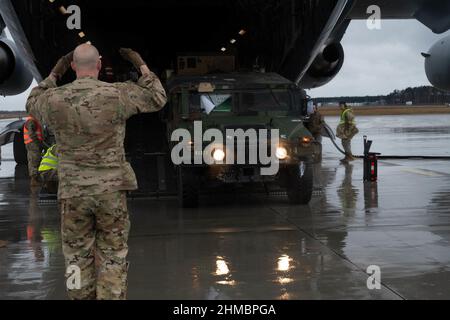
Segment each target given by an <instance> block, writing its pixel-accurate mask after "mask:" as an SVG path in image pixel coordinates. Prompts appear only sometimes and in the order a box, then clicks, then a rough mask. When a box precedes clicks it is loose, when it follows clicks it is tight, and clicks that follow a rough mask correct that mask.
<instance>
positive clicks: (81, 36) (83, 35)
mask: <svg viewBox="0 0 450 320" xmlns="http://www.w3.org/2000/svg"><path fill="white" fill-rule="evenodd" d="M78 36H79V37H80V38H84V37H85V36H86V34H85V33H84V32H83V31H81V32H80V33H79V34H78Z"/></svg>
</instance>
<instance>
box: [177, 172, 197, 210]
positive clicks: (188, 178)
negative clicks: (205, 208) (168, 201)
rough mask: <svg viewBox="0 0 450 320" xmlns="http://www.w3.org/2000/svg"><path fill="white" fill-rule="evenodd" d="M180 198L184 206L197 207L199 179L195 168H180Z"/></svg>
mask: <svg viewBox="0 0 450 320" xmlns="http://www.w3.org/2000/svg"><path fill="white" fill-rule="evenodd" d="M178 179H179V183H178V198H179V201H180V205H181V206H182V207H183V208H197V207H198V202H199V201H198V200H199V192H198V188H199V185H198V181H197V177H196V175H195V172H194V170H192V169H189V168H181V167H180V168H179V170H178Z"/></svg>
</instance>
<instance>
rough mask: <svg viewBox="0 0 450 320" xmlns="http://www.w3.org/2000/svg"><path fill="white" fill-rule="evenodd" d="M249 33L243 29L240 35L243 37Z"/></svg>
mask: <svg viewBox="0 0 450 320" xmlns="http://www.w3.org/2000/svg"><path fill="white" fill-rule="evenodd" d="M246 33H247V31H245V29H241V30H240V31H239V35H240V36H243V35H245V34H246Z"/></svg>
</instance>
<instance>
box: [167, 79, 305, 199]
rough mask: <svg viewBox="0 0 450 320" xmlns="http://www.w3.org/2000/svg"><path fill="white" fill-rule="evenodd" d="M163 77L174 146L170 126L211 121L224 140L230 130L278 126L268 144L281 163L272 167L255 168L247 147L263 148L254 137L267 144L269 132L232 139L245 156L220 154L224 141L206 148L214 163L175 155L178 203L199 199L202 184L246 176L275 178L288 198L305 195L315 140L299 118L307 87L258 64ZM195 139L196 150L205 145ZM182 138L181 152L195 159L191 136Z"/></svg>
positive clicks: (205, 125)
mask: <svg viewBox="0 0 450 320" xmlns="http://www.w3.org/2000/svg"><path fill="white" fill-rule="evenodd" d="M166 84H167V85H166V89H167V94H168V97H169V99H168V100H169V102H168V105H167V106H166V108H165V110H166V115H165V118H166V119H165V121H166V124H167V137H168V142H169V146H170V147H169V148H170V149H171V150H172V154H173V151H174V148H175V147H176V146H177V145H179V143H180V142H179V141H173V140H174V139H173V134H174V132H176V131H177V130H179V129H184V130H186V131H187V132H189V136H190V137H195V136H196V137H199V136H202V134H204V133H205V131H206V130H209V129H216V132H217V130H218V131H219V132H221V133H222V135H223V137H225V138H224V139H225V140H227V139H234V138H235V137H234V136H233V137H230V135H229V132H230V131H229V130H239V129H240V130H242V131H244V132H245V131H247V132H248V130H249V129H254V130H274V129H278V130H279V135H278V136H279V145H277V146H275V148H274V149H271V150H270V151H271V152H272V153H273V152H275V157H273V158H274V159H276V160H277V161H278V165H279V170H277V172H276V173H275V174H272V175H262V174H261V172H262V171H261V169H262V168H263V167H264V164H262V163H260V161H259V160H258V161H257V162H256V163H255V162H254V161H253V162H251V161H250V156H251V155H250V153H251V152H252V150H253V151H256V149H257V148H255V145H258V146H259V147H260V148H261V144H259V142H260V141H258V139H268V140H269V141H270V142H269V143H267V144H266V145H271V143H272V144H273V141H272V137H271V134H270V133H268V134H267V136H263V137H262V138H261V136H256V141H250V140H252V139H251V138H250V136H246V137H244V140H245V141H234V142H236V143H235V144H231V145H232V146H233V148H234V150H233V157H236V151H237V150H236V147H237V146H239V143H241V145H242V146H243V150H244V151H245V157H244V158H241V160H242V159H244V161H243V162H242V161H241V162H237V163H236V162H233V163H229V162H228V161H227V162H225V158H226V156H227V154H228V153H229V152H230V150H229V149H227V147H228V144H226V145H225V143H218V146H217V145H216V146H214V148H210V149H209V151H208V152H212V153H211V155H212V163H208V164H207V163H204V162H203V163H193V162H192V161H191V162H188V163H177V164H176V165H175V167H176V172H177V179H178V181H177V183H178V197H179V200H180V203H181V205H182V206H183V207H196V206H198V203H199V202H198V201H199V194H200V193H201V191H202V190H204V189H210V188H213V187H216V186H219V185H246V186H247V185H250V184H252V185H255V184H259V185H264V186H267V185H270V186H274V185H275V186H277V187H278V188H281V189H282V190H285V191H286V192H287V195H288V198H289V200H290V202H291V203H293V204H307V203H309V201H310V199H311V196H312V188H313V170H312V158H313V153H314V147H313V137H312V135H311V133H310V132H309V131H308V130H307V129H306V128H305V126H304V120H305V117H304V116H305V114H306V105H305V101H306V99H305V98H306V95H305V93H304V91H303V90H300V89H299V88H298V87H296V85H295V84H294V83H292V82H291V81H289V80H287V79H285V78H283V77H282V76H280V75H278V74H276V73H260V72H230V73H220V74H208V75H197V76H196V75H181V76H180V75H179V76H174V77H173V78H171V79H169V80H168V81H167V83H166ZM198 123H201V129H200V130H202V132H200V134H199V133H198V132H195V131H196V130H198V127H199V126H198V125H196V124H198ZM242 131H241V132H242ZM267 132H271V131H267ZM266 137H267V138H266ZM215 142H216V141H215ZM201 143H202V146H201V148H203V150H201V149H200V153H201V152H206V148H207V145H208V143H205V142H203V141H202V142H201ZM188 144H189V145H191V148H190V149H187V150H188V151H187V152H191V153H192V157H190V159H193V158H195V155H194V153H196V152H197V153H198V150H196V149H195V148H194V147H193V145H194V142H192V141H189V142H188ZM211 145H212V143H211V144H210V146H211ZM252 146H253V147H252ZM184 150H185V151H186V149H184ZM271 156H273V155H271Z"/></svg>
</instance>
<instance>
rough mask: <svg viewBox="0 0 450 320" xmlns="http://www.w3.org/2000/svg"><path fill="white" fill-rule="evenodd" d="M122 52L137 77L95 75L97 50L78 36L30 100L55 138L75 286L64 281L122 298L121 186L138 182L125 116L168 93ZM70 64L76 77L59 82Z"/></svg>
mask: <svg viewBox="0 0 450 320" xmlns="http://www.w3.org/2000/svg"><path fill="white" fill-rule="evenodd" d="M120 53H121V55H122V57H123V58H124V59H126V60H128V61H130V62H131V63H132V64H133V65H134V66H135V67H136V69H137V70H138V71H140V72H141V74H142V76H141V77H140V78H139V81H138V82H137V84H136V83H114V84H110V83H104V82H101V81H99V80H98V74H99V71H100V69H101V58H100V55H99V53H98V51H97V49H96V48H95V47H94V46H92V45H89V44H83V45H81V46H79V47H77V49H76V50H75V52H74V54H73V62H71V60H72V58H71V55H70V54H69V55H67V56H65V57H63V58H61V59H60V60H59V61H58V63H57V65H56V66H55V68H54V69H53V71H52V73H51V75H50V76H49V77H48V78H47V79H45V80H44V81H43V82H41V83H40V84H39V86H38V87H36V88H35V89H33V91H32V92H31V94H30V97H29V100H28V104H29V105H30V107H31V114H36V115H38V117H40V118H42V119H44V120H45V122H46V123H47V124H48V126H49V127H50V128H51V130H52V132H53V133H54V134H55V138H56V143H57V145H58V153H59V165H58V175H59V190H58V198H59V201H60V205H61V213H62V222H61V223H62V239H63V253H64V256H65V259H66V267H69V266H77V267H79V268H80V270H81V288H80V289H78V290H77V289H74V290H71V289H68V294H69V297H70V298H71V299H125V298H126V289H127V271H128V266H127V261H126V257H127V253H128V245H127V240H128V234H129V228H130V222H129V218H128V211H127V203H126V191H127V190H135V189H136V188H137V182H136V176H135V174H134V172H133V169H132V168H131V166H130V164H129V163H128V162H127V161H126V159H125V151H124V146H123V144H124V137H125V124H126V120H127V119H128V118H130V117H131V116H133V115H135V114H137V113H140V112H156V111H159V110H161V109H162V108H163V106H164V105H165V104H166V101H167V98H166V93H165V91H164V89H163V87H162V85H161V82H160V81H159V79H158V77H157V76H156V75H155V74H154V73H153V72H151V71H150V69H149V68H148V67H147V65H146V64H145V62H144V61H143V60H142V58H141V56H140V55H139V54H138V53H137V52H134V51H132V50H131V49H121V50H120ZM70 64H71V65H72V69H73V70H74V71H75V72H76V74H77V80H75V81H74V82H73V83H70V84H68V85H65V86H61V87H57V86H56V80H57V79H59V78H60V77H61V76H62V75H63V74H64V73H65V72H66V71H67V69H68V68H69V66H70ZM96 264H97V265H98V268H96ZM69 276H70V275H67V274H66V277H67V278H68V277H69Z"/></svg>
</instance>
